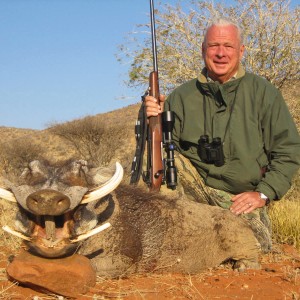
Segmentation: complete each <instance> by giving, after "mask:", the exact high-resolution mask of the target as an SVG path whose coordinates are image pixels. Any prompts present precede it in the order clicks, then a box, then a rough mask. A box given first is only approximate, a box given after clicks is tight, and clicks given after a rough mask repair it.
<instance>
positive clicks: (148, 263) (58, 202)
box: [2, 161, 259, 276]
mask: <svg viewBox="0 0 300 300" xmlns="http://www.w3.org/2000/svg"><path fill="white" fill-rule="evenodd" d="M34 164H36V165H37V166H38V168H36V167H33V165H31V167H29V168H27V169H26V170H25V171H24V172H23V173H22V176H21V177H20V180H16V181H15V183H13V184H12V183H7V189H8V190H10V191H12V195H11V196H12V197H15V198H16V200H17V202H18V204H17V205H18V206H19V208H20V209H19V212H18V213H17V215H16V216H15V219H16V225H15V227H16V230H18V231H19V232H21V233H22V234H23V235H26V236H27V237H28V238H29V239H28V241H27V244H28V246H29V250H30V251H31V252H34V253H37V254H39V255H42V256H45V257H59V256H64V255H69V254H71V253H73V252H74V251H75V248H77V247H78V248H79V253H81V254H84V255H86V256H87V257H88V258H90V259H91V261H92V264H93V266H94V267H95V269H96V271H97V272H98V273H99V274H101V275H107V276H120V275H122V274H128V273H136V272H153V271H159V272H161V271H172V272H184V273H196V272H199V271H201V270H204V269H206V268H210V267H215V266H217V265H219V264H221V263H222V262H224V261H226V260H229V259H232V260H236V261H238V262H243V263H245V264H246V265H247V266H248V267H258V256H259V247H258V242H257V240H256V238H255V236H254V234H253V232H252V230H251V229H250V227H249V226H248V225H247V223H246V222H245V221H244V220H243V219H241V218H239V217H236V216H234V215H233V214H232V213H231V212H229V211H227V210H223V209H221V208H218V207H212V206H208V205H205V204H200V203H196V202H193V201H191V200H188V199H187V198H185V196H184V195H182V194H180V192H178V191H175V192H172V193H170V196H168V197H162V196H159V195H158V194H151V193H148V192H145V191H144V190H143V189H140V188H134V187H130V186H127V185H125V184H123V185H121V186H119V187H118V188H117V189H116V190H115V191H114V192H111V193H110V194H107V195H104V197H102V198H101V199H95V201H90V202H88V201H82V199H85V198H86V197H87V195H89V196H90V195H91V194H90V193H91V190H92V189H93V188H94V187H95V186H98V185H99V184H101V183H102V182H104V181H106V180H107V178H108V177H107V174H110V175H111V173H109V171H107V170H104V169H99V168H89V166H88V165H87V164H84V163H83V162H82V161H79V162H71V163H69V164H67V165H64V166H63V167H62V168H59V167H50V166H46V165H44V164H41V163H39V162H35V163H34ZM104 171H105V172H104ZM103 172H104V173H106V174H104V173H103ZM102 175H104V176H102ZM2 191H4V190H2ZM2 197H3V196H2ZM93 200H94V199H93ZM85 202H87V203H85ZM45 204H46V205H45ZM106 222H110V223H111V225H112V226H111V227H110V228H109V229H106V230H105V231H103V232H101V233H98V234H96V235H94V236H91V237H89V238H88V239H86V240H84V241H80V242H78V241H77V240H76V236H78V235H81V234H84V233H86V232H88V231H90V230H92V229H93V228H95V227H97V226H98V225H100V224H105V223H106ZM74 241H76V242H74ZM79 246H80V247H79Z"/></svg>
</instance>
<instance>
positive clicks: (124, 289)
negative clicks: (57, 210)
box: [0, 245, 300, 300]
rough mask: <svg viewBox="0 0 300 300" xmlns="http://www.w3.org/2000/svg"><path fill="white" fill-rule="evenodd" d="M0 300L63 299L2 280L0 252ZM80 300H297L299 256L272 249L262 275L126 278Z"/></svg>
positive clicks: (216, 272) (227, 270)
mask: <svg viewBox="0 0 300 300" xmlns="http://www.w3.org/2000/svg"><path fill="white" fill-rule="evenodd" d="M0 257H1V263H0V272H1V276H0V280H1V291H0V299H7V300H11V299H13V300H17V299H33V300H42V299H43V300H46V299H59V300H63V299H66V298H64V297H61V296H57V295H53V294H51V293H49V294H45V293H41V292H38V291H35V290H32V289H30V288H27V287H22V286H20V285H18V284H17V283H13V282H10V281H8V280H7V277H6V271H5V266H6V265H7V259H8V253H5V251H2V252H0ZM76 299H79V300H89V299H93V300H100V299H118V300H121V299H122V300H123V299H124V300H137V299H141V300H152V299H153V300H167V299H168V300H171V299H176V300H177V299H197V300H198V299H199V300H201V299H205V300H213V299H222V300H231V299H239V300H243V299H247V300H289V299H291V300H300V253H299V251H297V250H296V249H295V248H293V247H291V246H287V245H276V246H275V247H274V249H273V252H272V253H270V254H267V255H264V256H263V257H262V268H261V270H247V271H245V272H242V273H239V272H236V271H233V270H232V269H231V267H230V265H228V264H227V265H224V266H220V267H218V268H216V269H213V270H208V271H206V272H204V273H201V274H197V275H182V274H165V275H159V274H147V275H144V276H133V277H130V278H123V279H113V280H104V279H103V278H98V279H97V284H96V286H95V287H94V288H92V289H90V291H89V293H88V294H86V295H78V297H77V298H76Z"/></svg>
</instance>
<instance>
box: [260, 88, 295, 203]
mask: <svg viewBox="0 0 300 300" xmlns="http://www.w3.org/2000/svg"><path fill="white" fill-rule="evenodd" d="M273 100H274V101H273ZM263 111H264V112H265V113H264V115H263V116H262V120H261V126H262V133H263V139H264V146H265V151H266V153H267V154H268V157H269V166H268V171H267V172H266V174H265V177H263V178H262V180H261V181H260V183H259V184H258V186H257V188H256V190H257V191H260V192H262V193H264V194H265V195H266V196H268V197H269V199H271V200H278V199H280V198H282V197H283V196H284V194H285V193H286V192H287V191H288V190H289V188H290V187H291V182H292V178H293V176H294V174H295V173H296V172H297V170H298V168H299V165H300V137H299V133H298V131H297V128H296V125H295V123H294V121H293V118H292V116H291V115H290V112H289V110H288V108H287V105H286V103H285V101H284V99H283V97H282V95H281V93H280V92H277V93H276V96H275V98H274V99H272V100H271V101H268V102H267V104H266V105H264V107H263Z"/></svg>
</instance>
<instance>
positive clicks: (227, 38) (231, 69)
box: [202, 25, 244, 83]
mask: <svg viewBox="0 0 300 300" xmlns="http://www.w3.org/2000/svg"><path fill="white" fill-rule="evenodd" d="M243 53H244V45H241V43H240V40H239V37H238V31H237V28H236V27H235V26H233V25H225V26H212V27H210V28H209V29H208V32H207V35H206V40H205V41H204V43H203V44H202V56H203V59H204V62H205V66H206V68H207V70H208V75H209V77H210V78H212V79H213V80H215V81H219V82H221V83H224V82H226V81H228V80H229V79H230V78H231V77H232V76H234V75H235V73H236V72H237V70H238V67H239V63H240V60H241V59H242V57H243Z"/></svg>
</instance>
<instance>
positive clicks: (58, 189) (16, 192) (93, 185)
mask: <svg viewBox="0 0 300 300" xmlns="http://www.w3.org/2000/svg"><path fill="white" fill-rule="evenodd" d="M112 175H113V172H112V171H110V170H109V169H104V168H91V167H90V166H88V164H87V162H86V161H83V160H76V161H70V162H67V163H65V164H64V165H63V166H59V167H58V166H51V165H49V164H47V163H44V162H41V161H37V160H35V161H32V162H31V163H29V165H28V166H27V167H26V168H24V170H22V172H21V173H20V175H19V176H18V178H15V179H14V182H13V183H11V182H10V181H5V187H2V188H0V198H2V199H5V200H8V201H12V202H15V203H16V204H17V205H18V206H19V209H18V212H17V214H16V217H15V219H16V221H15V227H16V228H15V229H11V228H10V227H9V226H4V227H3V229H4V230H6V231H7V232H9V233H11V234H13V235H15V236H18V237H20V238H22V239H24V240H25V241H26V244H27V245H28V247H29V250H30V251H31V252H33V253H36V254H38V255H41V256H44V257H61V256H65V255H69V254H71V253H73V252H74V251H75V249H76V248H77V246H78V245H77V244H78V242H79V241H80V240H83V239H85V238H87V237H89V236H91V235H93V234H96V233H98V232H100V231H101V230H103V229H105V228H107V227H108V226H109V223H106V224H103V225H101V226H99V225H98V218H97V215H96V214H95V213H94V212H93V210H92V209H90V208H89V205H91V203H93V202H94V201H96V200H99V199H101V198H103V197H104V196H106V195H108V194H109V193H110V192H111V191H113V190H114V189H115V188H116V187H117V186H118V185H119V183H120V182H121V180H122V177H123V169H122V167H121V165H120V164H119V163H116V168H115V173H114V175H113V176H112ZM108 178H110V179H108Z"/></svg>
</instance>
